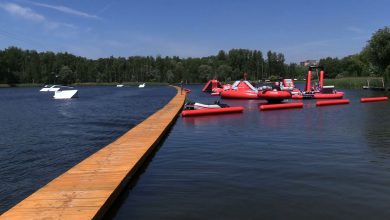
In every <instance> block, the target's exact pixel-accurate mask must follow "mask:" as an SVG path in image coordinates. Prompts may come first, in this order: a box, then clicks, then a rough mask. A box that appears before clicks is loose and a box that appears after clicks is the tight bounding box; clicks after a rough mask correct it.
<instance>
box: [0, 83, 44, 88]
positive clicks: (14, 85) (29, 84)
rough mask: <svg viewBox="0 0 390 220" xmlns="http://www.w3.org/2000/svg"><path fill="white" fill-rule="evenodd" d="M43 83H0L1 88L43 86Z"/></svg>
mask: <svg viewBox="0 0 390 220" xmlns="http://www.w3.org/2000/svg"><path fill="white" fill-rule="evenodd" d="M41 86H42V84H34V83H20V84H12V85H10V84H0V88H11V87H41Z"/></svg>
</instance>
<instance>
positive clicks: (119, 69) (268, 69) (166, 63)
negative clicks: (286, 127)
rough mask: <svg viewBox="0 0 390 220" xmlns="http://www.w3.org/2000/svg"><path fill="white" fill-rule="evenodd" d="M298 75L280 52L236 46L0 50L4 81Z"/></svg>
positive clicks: (187, 79) (197, 79)
mask: <svg viewBox="0 0 390 220" xmlns="http://www.w3.org/2000/svg"><path fill="white" fill-rule="evenodd" d="M244 72H246V73H248V76H249V79H251V80H258V79H265V78H270V77H276V76H278V77H279V76H282V77H294V76H297V75H298V74H299V73H300V72H301V70H300V69H299V67H298V65H297V64H294V63H292V64H285V58H284V55H283V54H282V53H276V52H272V51H268V52H267V54H266V59H264V56H263V53H262V52H261V51H259V50H248V49H232V50H229V51H228V52H225V51H223V50H221V51H219V52H218V54H217V55H214V56H208V57H201V58H192V57H189V58H180V57H178V56H173V57H168V56H166V57H161V56H157V57H153V56H130V57H127V58H125V57H112V56H111V57H109V58H100V59H97V60H93V59H87V58H85V57H80V56H75V55H72V54H69V53H53V52H37V51H35V50H22V49H20V48H17V47H9V48H7V49H4V50H0V83H8V84H15V83H64V84H71V83H83V82H97V83H100V82H108V83H111V82H119V83H120V82H168V83H172V82H179V81H181V80H183V81H185V82H188V83H195V82H205V81H207V80H209V79H212V78H216V79H219V80H221V81H230V80H236V79H240V78H242V76H243V73H244Z"/></svg>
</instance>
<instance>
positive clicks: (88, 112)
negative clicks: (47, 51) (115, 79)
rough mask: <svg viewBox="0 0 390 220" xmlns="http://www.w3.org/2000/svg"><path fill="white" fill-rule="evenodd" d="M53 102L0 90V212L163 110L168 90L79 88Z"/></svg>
mask: <svg viewBox="0 0 390 220" xmlns="http://www.w3.org/2000/svg"><path fill="white" fill-rule="evenodd" d="M78 89H79V93H80V98H78V99H72V100H55V99H53V98H52V96H53V93H45V92H39V88H10V89H0V213H2V212H4V211H6V210H7V209H9V208H11V207H12V206H13V205H15V204H16V203H18V202H19V201H21V200H22V199H24V198H25V197H27V196H28V195H30V194H31V193H33V192H34V191H36V190H37V189H39V188H40V187H42V186H44V185H45V184H46V183H48V182H50V180H52V179H54V178H55V177H57V176H59V175H60V174H62V173H63V172H65V171H66V170H68V169H69V168H71V167H73V166H74V165H76V164H77V163H78V162H80V161H82V160H83V159H85V158H86V157H88V156H89V155H91V154H93V153H94V152H96V151H98V150H99V149H101V148H102V147H104V146H106V145H107V144H109V143H111V142H112V141H113V140H115V139H116V138H117V137H119V136H120V135H121V134H123V133H124V132H126V131H127V130H128V129H129V128H131V127H133V126H134V125H136V124H138V123H140V122H141V121H143V120H144V119H145V118H146V117H148V116H149V115H151V114H153V113H154V112H155V111H156V110H158V109H160V108H161V107H163V106H164V105H165V104H166V103H167V102H168V101H169V100H170V99H171V98H172V97H173V95H175V94H176V90H175V89H174V88H172V87H167V86H165V87H162V86H160V87H154V86H147V87H145V88H143V89H139V88H137V87H123V88H116V87H81V88H78Z"/></svg>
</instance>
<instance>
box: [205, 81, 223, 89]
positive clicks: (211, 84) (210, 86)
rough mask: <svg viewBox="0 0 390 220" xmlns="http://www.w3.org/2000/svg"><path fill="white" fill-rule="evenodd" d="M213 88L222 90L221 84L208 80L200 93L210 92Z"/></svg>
mask: <svg viewBox="0 0 390 220" xmlns="http://www.w3.org/2000/svg"><path fill="white" fill-rule="evenodd" d="M214 88H222V84H221V83H220V82H219V81H218V80H216V79H212V80H209V81H208V82H207V83H206V85H205V86H204V87H203V89H202V92H212V91H213V89H214Z"/></svg>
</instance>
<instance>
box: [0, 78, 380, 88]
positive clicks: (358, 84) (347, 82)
mask: <svg viewBox="0 0 390 220" xmlns="http://www.w3.org/2000/svg"><path fill="white" fill-rule="evenodd" d="M367 80H370V85H371V86H374V87H381V86H382V77H344V78H339V79H325V85H334V86H335V87H336V89H362V88H363V86H365V85H367ZM295 82H296V83H305V81H304V80H298V81H295ZM141 83H143V82H123V83H117V82H111V83H108V82H103V83H97V82H86V83H74V84H71V85H70V86H81V87H84V86H116V85H118V84H122V85H125V86H138V85H139V84H141ZM145 83H146V85H152V86H167V85H170V83H164V82H145ZM171 84H173V85H179V83H171ZM202 84H204V83H189V84H184V86H185V85H202ZM49 85H52V84H49ZM43 86H44V84H37V83H35V84H34V83H21V84H13V85H8V84H0V88H15V87H16V88H28V87H43Z"/></svg>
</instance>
